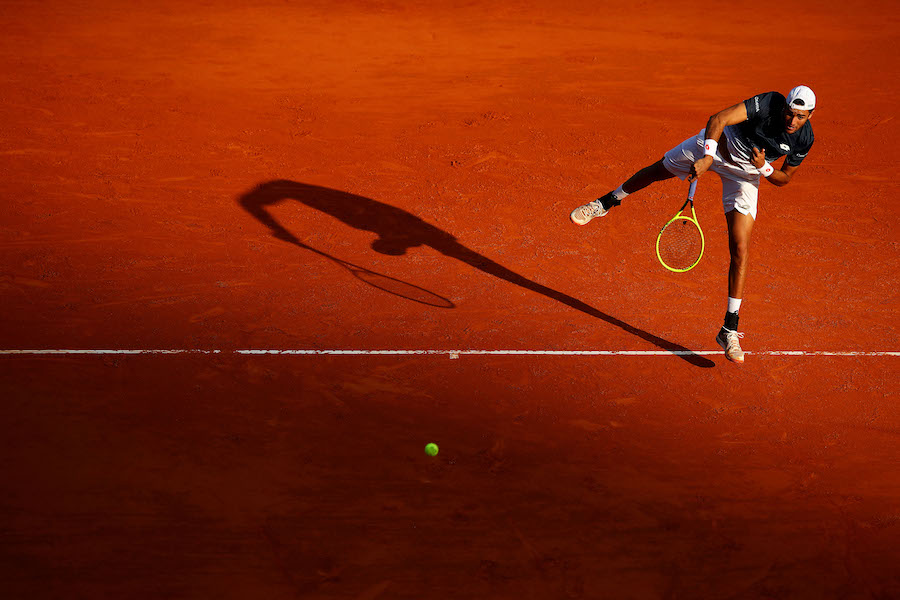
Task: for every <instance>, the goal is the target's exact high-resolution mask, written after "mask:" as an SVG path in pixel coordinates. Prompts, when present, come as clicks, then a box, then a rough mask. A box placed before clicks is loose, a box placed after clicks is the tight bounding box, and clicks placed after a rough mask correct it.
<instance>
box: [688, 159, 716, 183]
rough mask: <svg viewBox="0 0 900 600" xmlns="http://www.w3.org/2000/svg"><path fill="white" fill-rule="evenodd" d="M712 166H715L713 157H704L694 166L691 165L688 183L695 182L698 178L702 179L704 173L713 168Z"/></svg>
mask: <svg viewBox="0 0 900 600" xmlns="http://www.w3.org/2000/svg"><path fill="white" fill-rule="evenodd" d="M712 164H713V157H712V156H704V157H703V158H701V159H700V160H698V161H697V162H695V163H694V164H692V165H691V174H690V176H689V177H688V181H693V180H695V179H697V178H698V177H700V176H701V175H703V174H704V173H706V171H708V170H709V168H710V167H711V166H712Z"/></svg>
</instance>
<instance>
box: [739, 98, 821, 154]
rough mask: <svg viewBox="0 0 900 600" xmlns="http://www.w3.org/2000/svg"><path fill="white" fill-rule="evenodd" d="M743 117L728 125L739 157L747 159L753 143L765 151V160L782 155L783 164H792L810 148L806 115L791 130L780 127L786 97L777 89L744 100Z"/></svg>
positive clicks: (810, 136) (812, 138) (809, 132)
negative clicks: (792, 130)
mask: <svg viewBox="0 0 900 600" xmlns="http://www.w3.org/2000/svg"><path fill="white" fill-rule="evenodd" d="M744 106H745V107H746V108H747V120H746V121H744V122H743V123H738V124H737V125H732V126H731V133H732V135H731V136H729V137H730V138H731V141H732V143H733V144H734V145H735V146H736V149H737V150H738V151H739V153H740V154H741V155H743V158H746V159H749V158H750V156H751V154H752V152H751V148H753V147H754V146H755V147H757V148H759V149H760V150H764V151H765V153H766V160H767V161H769V162H772V161H774V160H776V159H778V158H781V157H782V156H784V155H787V159H786V160H785V162H784V164H785V165H788V166H791V167H796V166H797V165H799V164H800V163H801V162H803V159H804V158H806V155H807V153H809V149H810V148H812V145H813V141H814V139H815V138H814V136H813V130H812V125H810V123H809V120H808V119H807V121H806V123H804V124H803V126H802V127H801V128H800V129H798V130H797V131H795V132H794V133H791V134H789V133H787V132H786V131H785V130H784V110H785V108H786V107H787V101H786V100H785V98H784V96H782V95H781V94H779V93H778V92H768V93H765V94H759V95H758V96H753V97H752V98H748V99H747V100H744Z"/></svg>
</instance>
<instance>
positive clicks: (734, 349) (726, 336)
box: [716, 327, 744, 363]
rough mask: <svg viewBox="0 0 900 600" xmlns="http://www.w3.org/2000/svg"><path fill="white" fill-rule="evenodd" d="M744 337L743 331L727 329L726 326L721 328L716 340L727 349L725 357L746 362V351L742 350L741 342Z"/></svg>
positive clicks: (732, 360)
mask: <svg viewBox="0 0 900 600" xmlns="http://www.w3.org/2000/svg"><path fill="white" fill-rule="evenodd" d="M742 337H744V334H743V333H738V332H737V331H732V330H730V329H725V328H724V327H723V328H722V329H720V330H719V335H717V336H716V341H717V342H718V343H719V345H720V346H722V349H723V350H725V358H727V359H728V360H730V361H731V362H736V363H742V362H744V351H743V350H741V342H740V338H742Z"/></svg>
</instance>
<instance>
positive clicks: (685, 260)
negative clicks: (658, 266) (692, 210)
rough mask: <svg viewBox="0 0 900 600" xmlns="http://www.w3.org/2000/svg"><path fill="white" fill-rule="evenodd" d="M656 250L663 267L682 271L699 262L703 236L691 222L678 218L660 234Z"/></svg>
mask: <svg viewBox="0 0 900 600" xmlns="http://www.w3.org/2000/svg"><path fill="white" fill-rule="evenodd" d="M657 250H658V252H659V259H660V261H662V263H663V265H665V266H666V267H668V268H669V269H671V270H673V271H684V270H687V269H690V268H691V267H693V266H694V265H695V264H697V261H698V260H700V256H701V253H702V252H703V235H702V234H701V233H700V229H699V228H698V227H697V224H696V223H694V221H693V220H691V219H688V218H687V217H679V218H676V219H674V220H672V221H670V222H669V223H668V224H667V225H666V226H665V228H664V229H663V230H662V232H660V234H659V244H658V246H657Z"/></svg>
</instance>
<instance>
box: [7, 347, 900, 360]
mask: <svg viewBox="0 0 900 600" xmlns="http://www.w3.org/2000/svg"><path fill="white" fill-rule="evenodd" d="M59 354H89V355H98V354H99V355H107V354H120V355H121V354H241V355H287V356H291V355H294V356H297V355H299V356H325V355H327V356H410V355H412V356H415V355H448V356H449V357H450V358H459V357H460V356H694V355H697V356H712V355H719V356H721V355H723V354H725V353H724V352H723V351H722V350H697V351H695V352H694V351H690V350H671V351H669V350H200V349H173V350H153V349H145V350H136V349H131V350H102V349H78V350H76V349H70V350H66V349H56V350H50V349H47V350H0V355H35V356H40V355H59ZM745 354H754V355H758V356H900V351H897V352H895V351H875V352H865V351H837V352H834V351H827V350H756V351H746V352H745Z"/></svg>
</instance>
